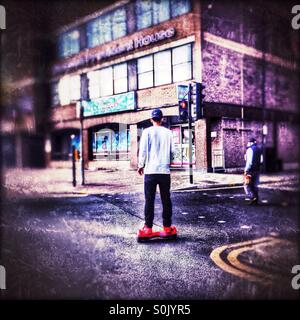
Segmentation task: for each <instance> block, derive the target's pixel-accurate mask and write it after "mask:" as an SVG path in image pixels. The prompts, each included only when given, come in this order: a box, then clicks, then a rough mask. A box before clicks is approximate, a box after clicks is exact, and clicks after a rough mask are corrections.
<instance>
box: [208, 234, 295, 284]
mask: <svg viewBox="0 0 300 320" xmlns="http://www.w3.org/2000/svg"><path fill="white" fill-rule="evenodd" d="M288 243H289V241H287V240H282V239H277V238H273V237H264V238H260V239H256V240H251V241H244V242H239V243H235V244H229V245H225V246H221V247H218V248H216V249H214V250H213V251H212V252H211V254H210V258H211V259H212V260H213V261H214V263H215V264H216V265H217V266H219V267H220V268H221V269H223V270H224V271H226V272H228V273H231V274H233V275H235V276H238V277H240V278H243V279H246V280H248V281H252V282H260V283H262V284H264V285H267V286H268V285H271V284H272V283H273V282H274V281H275V279H276V277H275V276H274V275H273V274H269V273H266V272H264V271H262V270H259V269H256V268H253V267H251V266H249V265H247V264H245V263H242V262H241V261H240V260H239V259H238V257H239V255H240V254H241V253H243V252H246V251H257V250H259V249H261V248H262V247H267V246H273V245H278V244H288ZM226 250H228V251H229V253H228V254H227V255H226V253H225V251H226ZM221 255H222V256H223V258H222V257H221ZM225 255H226V260H225V259H224V256H225Z"/></svg>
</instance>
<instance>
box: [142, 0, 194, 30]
mask: <svg viewBox="0 0 300 320" xmlns="http://www.w3.org/2000/svg"><path fill="white" fill-rule="evenodd" d="M190 10H191V7H190V1H189V0H137V1H136V17H137V29H138V30H140V29H143V28H148V27H150V26H152V25H155V24H158V23H161V22H163V21H167V20H169V19H170V18H173V17H177V16H179V15H182V14H185V13H187V12H189V11H190Z"/></svg>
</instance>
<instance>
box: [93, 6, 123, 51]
mask: <svg viewBox="0 0 300 320" xmlns="http://www.w3.org/2000/svg"><path fill="white" fill-rule="evenodd" d="M125 35H126V11H125V9H124V8H120V9H117V10H116V11H114V12H112V13H109V14H106V15H103V16H100V17H99V18H97V19H95V20H93V21H91V22H89V23H88V24H87V44H88V47H89V48H92V47H95V46H98V45H100V44H103V43H105V42H109V41H112V40H114V39H117V38H120V37H123V36H125Z"/></svg>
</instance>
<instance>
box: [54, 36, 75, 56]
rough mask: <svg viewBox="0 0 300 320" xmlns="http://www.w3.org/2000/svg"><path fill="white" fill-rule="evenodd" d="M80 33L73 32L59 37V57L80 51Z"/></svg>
mask: <svg viewBox="0 0 300 320" xmlns="http://www.w3.org/2000/svg"><path fill="white" fill-rule="evenodd" d="M79 38H80V33H79V31H78V30H73V31H71V32H68V33H64V34H62V35H61V36H60V37H59V40H58V41H59V48H58V49H59V56H60V57H68V56H71V55H73V54H75V53H78V52H79V51H80V46H79Z"/></svg>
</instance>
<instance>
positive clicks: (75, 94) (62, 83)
mask: <svg viewBox="0 0 300 320" xmlns="http://www.w3.org/2000/svg"><path fill="white" fill-rule="evenodd" d="M80 87H81V86H80V75H76V76H66V77H63V78H62V79H60V80H59V83H58V94H59V101H60V104H61V105H67V104H70V103H71V102H73V101H76V100H79V99H80V97H81V94H80Z"/></svg>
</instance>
